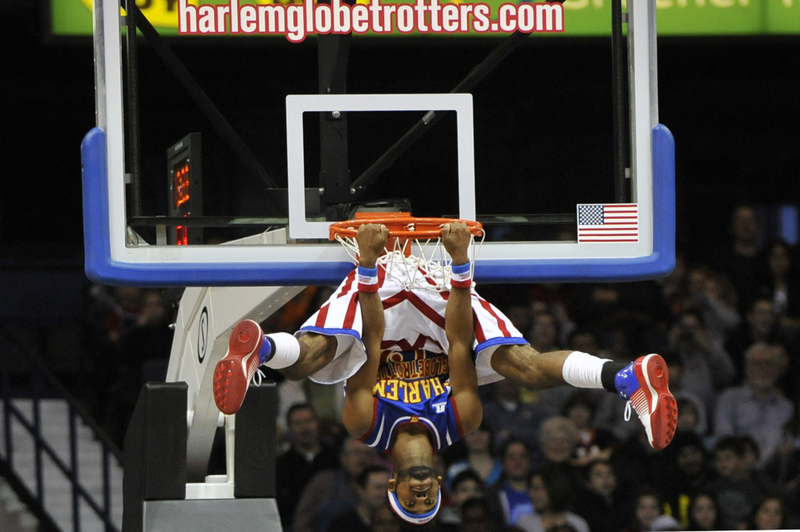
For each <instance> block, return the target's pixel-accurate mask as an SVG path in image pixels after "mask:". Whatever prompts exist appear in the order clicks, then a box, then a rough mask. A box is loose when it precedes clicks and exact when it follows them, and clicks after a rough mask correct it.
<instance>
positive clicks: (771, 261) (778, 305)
mask: <svg viewBox="0 0 800 532" xmlns="http://www.w3.org/2000/svg"><path fill="white" fill-rule="evenodd" d="M766 252H767V278H766V280H765V285H764V286H763V287H762V295H765V296H766V297H768V298H770V299H771V300H772V304H773V308H774V309H775V313H776V314H777V315H778V319H779V320H780V323H781V325H783V326H785V327H791V328H794V329H797V328H800V283H799V282H798V281H797V279H798V277H797V273H798V272H797V268H796V265H795V264H794V262H793V261H792V256H793V254H794V250H793V249H792V247H791V246H790V245H789V244H788V243H787V242H786V241H784V240H775V241H773V242H772V243H770V244H769V245H768V246H767V250H766Z"/></svg>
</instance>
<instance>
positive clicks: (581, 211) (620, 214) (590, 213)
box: [578, 203, 639, 243]
mask: <svg viewBox="0 0 800 532" xmlns="http://www.w3.org/2000/svg"><path fill="white" fill-rule="evenodd" d="M638 241H639V206H638V205H637V204H636V203H607V204H596V203H593V204H581V205H578V242H579V243H581V242H638Z"/></svg>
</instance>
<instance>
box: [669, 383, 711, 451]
mask: <svg viewBox="0 0 800 532" xmlns="http://www.w3.org/2000/svg"><path fill="white" fill-rule="evenodd" d="M669 376H670V379H672V372H671V371H670V375H669ZM673 395H674V394H673ZM675 402H676V403H677V405H678V412H680V416H678V426H677V428H676V429H675V430H676V431H677V432H694V433H695V434H697V435H698V436H705V435H706V431H705V427H704V424H701V421H700V412H701V411H703V410H702V407H701V406H700V405H699V404H698V402H696V401H695V399H694V398H692V397H686V396H681V397H676V398H675ZM703 421H705V420H703Z"/></svg>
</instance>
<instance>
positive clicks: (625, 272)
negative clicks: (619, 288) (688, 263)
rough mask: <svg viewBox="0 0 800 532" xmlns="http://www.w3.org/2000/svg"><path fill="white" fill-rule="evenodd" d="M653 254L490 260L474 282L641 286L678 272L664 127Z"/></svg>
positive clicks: (656, 165) (658, 136) (656, 148)
mask: <svg viewBox="0 0 800 532" xmlns="http://www.w3.org/2000/svg"><path fill="white" fill-rule="evenodd" d="M653 228H654V229H653V253H652V254H650V255H649V256H647V257H637V258H631V259H594V260H593V259H563V260H544V259H542V260H537V259H534V260H527V261H524V260H507V261H506V260H503V261H498V260H490V261H481V260H480V258H479V259H478V261H476V263H475V278H476V280H477V281H482V282H488V283H524V282H532V281H531V279H535V281H536V282H588V281H606V282H612V281H614V282H615V281H642V280H647V279H658V278H660V277H664V276H666V275H668V274H669V273H670V272H671V271H672V270H673V269H674V268H675V139H674V137H673V136H672V133H671V132H670V130H669V129H668V128H667V127H666V126H665V125H663V124H658V125H656V126H655V127H654V128H653Z"/></svg>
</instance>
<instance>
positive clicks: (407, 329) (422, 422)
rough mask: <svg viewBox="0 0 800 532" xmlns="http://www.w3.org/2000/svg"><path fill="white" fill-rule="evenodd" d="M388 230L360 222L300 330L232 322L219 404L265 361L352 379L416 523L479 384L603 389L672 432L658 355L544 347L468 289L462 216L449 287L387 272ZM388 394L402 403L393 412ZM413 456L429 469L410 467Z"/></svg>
mask: <svg viewBox="0 0 800 532" xmlns="http://www.w3.org/2000/svg"><path fill="white" fill-rule="evenodd" d="M388 236H389V235H388V230H387V229H386V227H384V226H382V225H376V224H366V225H363V226H361V227H360V228H359V230H358V235H357V240H358V245H359V260H360V264H359V267H358V269H357V270H354V271H353V272H351V273H350V274H349V275H348V276H347V277H346V278H345V280H344V281H343V282H342V284H341V285H339V287H338V289H337V290H336V292H334V293H333V295H332V296H331V297H330V299H329V300H328V301H327V302H326V303H325V304H324V305H323V306H322V307H321V308H320V310H319V311H317V312H316V313H315V314H314V315H313V316H312V317H311V318H309V320H308V321H306V323H305V324H304V325H303V326H302V327H301V328H300V330H299V331H298V332H297V333H296V334H295V335H294V336H292V335H290V334H287V333H276V334H267V335H264V334H263V332H262V331H261V328H260V327H259V325H258V324H257V323H255V322H253V321H251V320H245V321H242V322H240V323H239V324H237V325H236V326H235V327H234V329H233V332H232V334H231V338H230V341H229V349H228V353H227V354H226V356H225V357H224V358H223V359H222V360H221V361H220V362H219V363H218V364H217V367H216V369H215V374H214V400H215V401H216V404H217V406H218V407H219V409H220V411H222V412H223V413H225V414H234V413H236V412H237V411H238V410H239V408H240V406H241V404H242V401H243V400H244V395H245V393H246V391H247V386H248V384H249V382H250V380H251V379H252V377H253V375H254V374H255V373H256V370H257V369H258V367H259V366H260V365H261V364H265V365H267V366H268V367H271V368H273V369H276V370H280V371H281V372H282V373H283V374H284V375H285V376H286V377H288V378H290V379H301V378H304V377H310V378H311V379H312V380H314V381H315V382H319V383H322V384H333V383H336V382H341V381H343V380H347V384H346V394H347V397H346V399H345V406H344V411H343V420H344V423H345V427H346V428H347V430H348V432H350V433H351V434H352V435H353V436H355V437H357V438H362V440H363V441H365V443H367V444H368V445H370V446H372V447H377V448H380V449H381V450H384V451H392V450H393V452H391V454H392V456H393V459H394V461H395V467H396V469H395V472H396V473H397V474H396V478H393V479H392V480H391V481H390V484H389V491H390V501H391V502H392V505H393V507H394V508H395V511H396V512H398V514H399V515H400V516H401V517H403V518H404V519H405V520H407V521H410V522H427V520H430V519H432V518H433V516H434V515H435V513H436V512H435V509H436V508H438V504H439V497H438V496H433V495H432V494H434V493H438V488H439V481H438V479H436V478H432V474H431V472H430V471H428V470H426V469H424V468H427V467H430V466H431V465H432V458H431V459H430V463H429V461H428V456H429V454H430V456H431V457H432V453H433V452H434V451H436V450H439V449H442V448H444V447H446V446H448V445H450V444H451V443H452V442H454V441H456V440H458V439H459V438H461V437H462V436H463V435H464V434H465V433H466V432H469V431H471V430H473V429H474V428H476V427H477V426H478V425H479V424H480V421H481V416H482V407H481V405H480V401H479V399H478V394H477V385H478V384H488V383H491V382H495V381H497V380H500V379H502V378H504V377H505V378H509V379H512V380H514V381H517V382H520V383H522V384H524V385H526V386H529V387H534V388H548V387H554V386H562V385H564V384H569V385H572V386H575V387H579V388H605V389H606V390H608V391H610V392H614V393H619V394H620V395H621V396H622V398H623V399H627V400H628V401H630V404H631V405H632V406H633V408H634V409H635V410H636V413H637V414H638V416H639V419H640V420H641V422H642V423H643V424H644V427H645V430H646V432H647V437H648V440H649V441H650V444H651V445H652V446H653V447H654V448H656V449H663V448H664V447H666V446H667V445H668V444H669V442H670V441H671V440H672V437H673V435H674V434H675V427H676V425H677V416H678V412H677V407H676V404H675V399H674V398H673V397H672V394H671V393H670V391H669V382H668V380H669V376H668V372H667V366H666V363H665V362H664V359H663V358H662V357H661V356H659V355H656V354H650V355H647V356H643V357H639V358H638V359H636V360H635V361H634V362H632V363H630V364H628V365H625V364H623V363H617V362H613V361H610V360H604V359H600V358H597V357H595V356H592V355H589V354H587V353H582V352H579V351H553V352H549V353H539V352H537V351H536V350H535V349H533V348H532V347H531V346H530V345H529V344H528V342H527V341H526V340H525V339H524V338H523V337H522V335H521V334H520V333H519V331H518V330H517V329H516V328H515V327H514V325H513V324H512V323H511V322H510V321H509V320H508V319H507V318H506V317H505V316H504V315H503V314H502V313H501V312H500V311H499V310H497V309H496V308H495V307H494V306H493V305H492V304H491V303H489V302H488V301H486V300H484V299H482V298H481V297H480V296H479V295H478V294H477V293H476V292H475V291H474V290H473V289H472V280H471V278H470V273H469V272H470V264H469V258H468V253H467V250H468V245H469V242H470V233H469V229H468V228H467V227H466V226H465V225H464V224H459V223H454V224H447V225H445V226H444V227H443V229H442V237H441V238H442V243H443V244H444V246H445V249H446V250H447V252H448V253H449V254H450V256H451V258H452V259H453V274H452V276H451V285H452V290H451V291H450V292H437V291H432V290H428V289H426V288H425V287H424V286H416V285H412V286H410V287H407V286H404V285H403V283H401V282H400V281H398V280H396V279H394V278H393V277H392V276H390V275H386V274H385V270H384V269H383V267H382V266H377V259H378V257H379V256H380V255H381V254H382V253H383V251H384V247H385V244H386V241H387V238H388ZM421 282H422V283H424V282H425V281H421ZM443 353H446V354H447V355H448V356H447V357H444V356H442V354H443ZM448 372H449V382H447V380H446V376H447V374H448ZM423 383H424V384H423ZM390 403H394V404H395V405H396V406H398V405H399V406H398V408H399V410H396V411H395V412H394V413H392V412H391V408H390V407H388V406H386V405H387V404H390ZM375 409H377V414H378V415H377V416H375ZM404 409H406V411H407V412H406V415H405V416H404V415H403V414H402V412H403V410H404ZM426 409H427V410H426ZM431 409H433V410H431ZM381 416H382V417H381ZM426 416H428V417H426ZM373 419H375V420H376V424H377V425H380V423H381V420H382V419H383V420H384V425H383V427H382V431H381V430H379V429H380V428H381V427H380V426H373V425H372V422H373ZM398 420H399V423H398V425H389V423H390V422H391V423H396V422H398ZM402 423H406V424H402ZM397 426H399V427H400V428H397ZM404 442H405V443H404ZM408 442H413V444H412V443H408ZM425 442H427V443H425ZM407 443H408V445H411V448H410V449H412V450H410V451H409V450H408V449H407V448H406V447H405V445H406V444H407ZM392 445H394V448H393V449H390V448H391V447H392ZM398 445H400V447H401V449H402V450H400V449H398ZM409 455H413V456H414V457H415V458H414V459H413V460H412V459H411V458H409ZM414 461H416V462H418V465H420V466H423V469H411V466H412V465H413V463H412V462H414ZM409 470H410V471H409ZM415 475H416V476H415ZM425 475H427V477H426V476H425ZM423 478H424V480H421V479H423ZM409 503H413V508H409V506H408V504H409ZM404 514H405V515H404Z"/></svg>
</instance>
